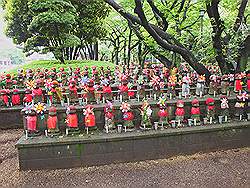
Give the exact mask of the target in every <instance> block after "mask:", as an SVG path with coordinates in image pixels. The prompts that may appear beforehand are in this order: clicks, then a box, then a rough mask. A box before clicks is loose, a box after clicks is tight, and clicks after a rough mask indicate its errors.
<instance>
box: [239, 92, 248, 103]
mask: <svg viewBox="0 0 250 188" xmlns="http://www.w3.org/2000/svg"><path fill="white" fill-rule="evenodd" d="M237 98H238V99H240V100H242V101H246V100H247V99H248V94H247V92H244V93H242V94H241V95H237Z"/></svg>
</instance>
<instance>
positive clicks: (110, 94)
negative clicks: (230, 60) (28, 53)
mask: <svg viewBox="0 0 250 188" xmlns="http://www.w3.org/2000/svg"><path fill="white" fill-rule="evenodd" d="M82 70H83V71H82ZM212 70H216V68H213V69H212ZM212 70H211V72H212V75H211V76H209V77H208V76H206V75H198V74H197V73H195V72H194V71H192V70H190V69H188V68H187V67H182V66H180V67H179V68H178V69H177V68H172V69H168V68H166V67H164V66H163V65H162V64H158V65H152V66H151V67H145V68H144V69H142V70H141V71H140V70H139V69H138V67H136V66H135V65H132V66H131V67H130V68H129V69H128V68H123V69H120V68H119V67H115V69H114V70H113V69H112V68H111V67H107V69H106V70H105V69H104V68H103V67H100V68H97V67H95V66H94V67H92V69H90V68H88V67H84V68H76V69H75V70H73V69H72V68H68V70H65V69H64V68H61V69H59V70H57V69H55V68H52V69H50V70H49V69H38V70H32V69H29V70H27V71H26V72H25V71H24V70H21V71H19V72H18V73H17V75H16V76H12V75H10V74H3V75H0V89H1V90H0V107H9V106H19V105H23V104H28V103H31V102H32V103H33V104H35V103H38V102H41V103H47V104H51V105H52V104H53V105H56V104H62V105H64V103H68V105H69V104H74V105H76V104H77V103H78V104H80V105H82V104H83V102H85V103H88V104H92V103H101V102H102V103H105V101H106V100H109V101H113V100H114V97H116V98H115V99H116V100H117V99H118V100H120V102H123V101H127V100H129V99H133V98H134V99H138V101H142V99H144V98H147V99H149V98H151V99H152V98H153V99H154V100H157V98H158V97H160V96H161V94H162V93H166V95H167V96H168V97H169V98H170V99H172V98H175V97H176V95H177V97H179V98H180V97H183V98H188V97H190V96H191V95H196V96H199V97H202V96H204V95H206V94H207V93H208V94H209V95H211V96H216V95H219V94H221V95H227V96H229V95H230V92H231V91H235V92H236V93H242V92H244V91H247V92H249V91H250V74H249V73H244V72H242V73H238V74H235V75H233V74H227V75H220V74H219V73H218V72H216V71H212ZM208 79H209V82H208ZM208 83H209V84H208ZM207 87H208V92H206V88H207ZM191 88H194V90H193V92H192V91H191Z"/></svg>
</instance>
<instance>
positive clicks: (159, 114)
mask: <svg viewBox="0 0 250 188" xmlns="http://www.w3.org/2000/svg"><path fill="white" fill-rule="evenodd" d="M158 116H159V117H167V116H168V112H167V111H166V110H160V111H159V112H158Z"/></svg>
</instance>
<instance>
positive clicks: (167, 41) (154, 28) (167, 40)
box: [105, 0, 210, 80]
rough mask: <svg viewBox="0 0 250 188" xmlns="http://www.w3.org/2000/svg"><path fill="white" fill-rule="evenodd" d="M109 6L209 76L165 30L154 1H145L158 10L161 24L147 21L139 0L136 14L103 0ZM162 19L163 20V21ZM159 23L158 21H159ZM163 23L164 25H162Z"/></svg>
mask: <svg viewBox="0 0 250 188" xmlns="http://www.w3.org/2000/svg"><path fill="white" fill-rule="evenodd" d="M105 2H106V3H108V4H109V5H110V6H112V7H113V8H114V9H115V10H116V11H117V12H119V13H120V14H121V15H122V16H123V17H124V18H125V19H127V20H129V21H130V22H132V23H134V24H139V25H140V26H142V27H143V28H144V29H145V30H146V31H147V32H148V33H149V35H150V36H151V37H152V38H153V39H154V41H155V42H156V43H157V44H158V45H159V46H160V47H161V48H163V49H164V50H166V51H172V52H174V53H178V54H180V55H181V56H182V57H183V59H184V60H185V61H186V62H187V63H189V65H190V66H191V67H193V69H194V70H196V71H197V72H198V73H199V74H205V75H206V77H207V80H208V78H209V77H210V72H209V71H208V70H207V69H206V68H205V66H204V65H202V64H200V63H198V61H197V59H196V58H195V56H194V55H193V54H192V52H191V51H190V50H188V49H187V48H186V47H185V46H184V45H183V44H182V43H181V42H180V41H178V40H177V39H176V38H175V37H174V36H173V35H171V34H170V33H169V32H168V31H167V27H168V25H167V21H166V20H165V19H166V18H165V17H164V14H160V13H159V12H160V10H159V9H157V7H156V6H155V5H154V1H151V0H147V3H149V4H150V6H151V8H152V9H155V10H153V11H154V12H155V13H157V12H158V14H157V16H158V17H159V18H161V19H162V24H163V25H162V24H161V25H155V24H152V23H150V21H148V19H147V17H146V15H145V12H144V10H143V4H142V1H141V0H135V1H134V2H135V9H134V10H135V13H136V14H137V16H135V15H133V14H131V13H128V12H126V11H125V10H124V9H123V7H121V6H120V5H119V4H117V3H116V2H115V1H114V0H105ZM145 3H146V2H144V4H145ZM182 9H183V3H181V4H180V7H179V10H180V11H181V10H182ZM163 20H164V22H163ZM159 23H160V22H159ZM164 24H165V25H164Z"/></svg>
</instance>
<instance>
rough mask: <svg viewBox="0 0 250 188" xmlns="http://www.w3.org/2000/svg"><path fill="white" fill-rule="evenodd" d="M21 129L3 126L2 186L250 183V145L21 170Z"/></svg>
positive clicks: (0, 149)
mask: <svg viewBox="0 0 250 188" xmlns="http://www.w3.org/2000/svg"><path fill="white" fill-rule="evenodd" d="M21 134H22V131H21V130H9V131H1V130H0V163H1V164H0V187H136V188H140V187H197V188H202V187H211V188H215V187H225V188H231V187H246V188H247V187H249V185H250V148H242V149H234V150H228V151H220V152H213V153H208V154H195V155H192V156H179V157H175V158H170V159H163V160H154V161H146V162H138V163H126V164H116V165H107V166H101V167H89V168H74V169H64V170H52V171H48V170H44V171H26V172H20V171H19V170H18V158H17V151H16V149H15V147H14V144H15V143H16V141H17V140H18V139H19V137H20V135H21Z"/></svg>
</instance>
